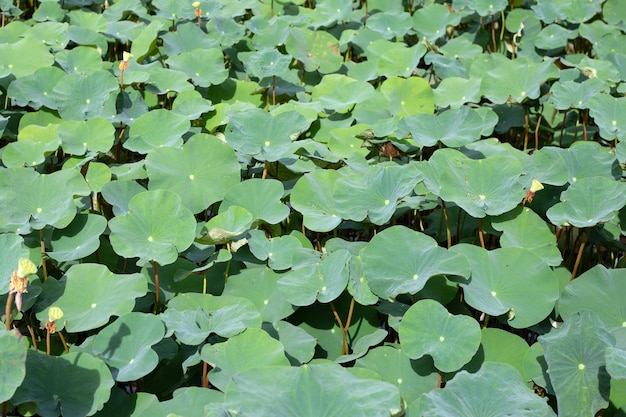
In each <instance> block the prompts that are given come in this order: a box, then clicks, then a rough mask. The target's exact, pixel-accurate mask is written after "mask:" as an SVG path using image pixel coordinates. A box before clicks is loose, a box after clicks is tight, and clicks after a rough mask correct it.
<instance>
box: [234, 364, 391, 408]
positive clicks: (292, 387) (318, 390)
mask: <svg viewBox="0 0 626 417" xmlns="http://www.w3.org/2000/svg"><path fill="white" fill-rule="evenodd" d="M259 387H263V389H262V390H259ZM224 402H225V404H226V406H227V407H228V409H229V410H234V411H235V412H237V413H239V414H242V415H243V414H245V415H246V416H251V417H255V416H258V417H261V416H270V415H271V416H276V417H290V416H299V417H319V416H327V417H339V416H341V417H344V416H346V415H350V416H353V417H383V416H384V417H387V416H389V415H390V414H392V415H393V414H395V413H397V412H399V411H400V397H399V395H398V389H397V388H396V387H395V386H393V385H391V384H389V383H387V382H382V381H376V380H373V379H363V378H358V377H356V376H353V375H352V374H351V373H350V372H348V371H347V370H345V369H343V368H342V367H341V366H339V365H336V364H330V363H323V364H315V365H303V366H302V367H299V368H296V367H281V366H275V367H271V368H264V369H252V370H248V371H245V372H242V373H240V374H238V375H235V376H234V377H233V378H232V380H231V382H230V383H229V385H228V387H227V388H226V395H225V398H224Z"/></svg>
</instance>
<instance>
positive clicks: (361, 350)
mask: <svg viewBox="0 0 626 417" xmlns="http://www.w3.org/2000/svg"><path fill="white" fill-rule="evenodd" d="M387 336H388V333H387V330H384V329H377V330H375V331H374V332H373V333H370V334H367V335H365V336H363V337H361V338H360V339H359V340H357V341H356V343H354V344H353V345H352V346H351V351H352V353H349V354H346V355H341V356H339V357H338V358H336V359H335V362H337V363H348V362H352V361H354V360H355V359H359V358H361V357H363V356H365V354H367V352H368V350H370V348H372V347H373V346H376V345H380V344H381V342H383V341H384V340H385V339H386V338H387Z"/></svg>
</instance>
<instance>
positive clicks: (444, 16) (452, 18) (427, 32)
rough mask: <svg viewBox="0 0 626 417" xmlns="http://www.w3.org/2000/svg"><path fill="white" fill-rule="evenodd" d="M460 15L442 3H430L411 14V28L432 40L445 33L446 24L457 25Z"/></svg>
mask: <svg viewBox="0 0 626 417" xmlns="http://www.w3.org/2000/svg"><path fill="white" fill-rule="evenodd" d="M461 17H462V16H461V14H460V13H452V12H451V11H450V10H449V9H448V8H447V7H446V6H444V5H442V4H436V3H431V4H429V5H427V6H426V7H422V8H420V9H419V10H417V11H416V12H415V13H414V14H413V28H414V29H415V31H416V32H417V34H418V35H420V37H424V38H426V39H427V40H429V41H431V42H434V41H436V40H437V39H439V38H441V37H442V36H444V35H445V34H446V28H447V27H448V26H456V25H458V24H459V22H460V21H461Z"/></svg>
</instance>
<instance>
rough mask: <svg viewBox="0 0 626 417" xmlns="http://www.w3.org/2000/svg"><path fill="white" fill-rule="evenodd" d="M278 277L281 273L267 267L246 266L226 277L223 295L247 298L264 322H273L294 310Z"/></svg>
mask: <svg viewBox="0 0 626 417" xmlns="http://www.w3.org/2000/svg"><path fill="white" fill-rule="evenodd" d="M294 239H295V238H294ZM279 279H281V275H279V274H277V273H275V272H274V271H272V270H271V269H269V268H265V267H261V268H247V269H244V270H242V271H241V272H239V273H238V274H236V275H231V276H229V277H228V281H227V282H226V285H225V286H224V292H223V295H230V296H237V297H243V298H247V299H248V300H250V301H252V302H253V303H254V306H255V307H256V309H257V310H258V311H259V312H260V313H261V317H262V318H263V321H264V322H268V323H274V322H277V321H278V320H281V319H284V318H285V317H288V316H290V315H291V314H292V313H293V312H294V311H295V307H293V306H292V305H291V304H290V303H289V302H288V301H287V300H286V299H285V297H284V296H283V294H282V293H281V292H280V291H279V289H278V284H277V283H278V280H279Z"/></svg>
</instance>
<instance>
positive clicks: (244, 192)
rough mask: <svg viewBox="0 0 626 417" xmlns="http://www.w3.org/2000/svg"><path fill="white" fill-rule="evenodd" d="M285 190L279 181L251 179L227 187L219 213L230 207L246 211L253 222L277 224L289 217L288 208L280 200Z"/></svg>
mask: <svg viewBox="0 0 626 417" xmlns="http://www.w3.org/2000/svg"><path fill="white" fill-rule="evenodd" d="M284 193H285V188H284V186H283V184H282V183H281V182H280V181H277V180H273V179H265V180H263V179H259V178H252V179H249V180H246V181H243V182H238V183H237V184H234V185H233V186H231V187H229V189H228V191H227V192H226V194H225V196H224V201H223V202H222V204H221V205H220V213H221V212H223V211H225V210H226V209H228V208H229V207H231V206H239V207H243V208H245V209H246V210H248V211H249V212H250V213H251V214H252V216H253V217H254V219H255V220H257V219H260V220H263V221H265V222H267V223H269V224H277V223H280V222H281V221H283V220H284V219H285V218H286V217H287V216H288V215H289V207H287V206H286V205H285V204H283V203H282V202H281V201H280V200H281V199H282V198H283V195H284Z"/></svg>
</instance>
